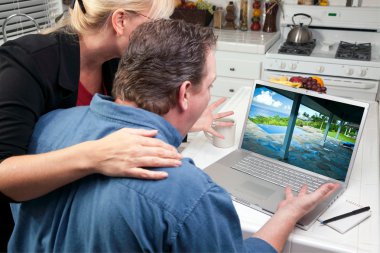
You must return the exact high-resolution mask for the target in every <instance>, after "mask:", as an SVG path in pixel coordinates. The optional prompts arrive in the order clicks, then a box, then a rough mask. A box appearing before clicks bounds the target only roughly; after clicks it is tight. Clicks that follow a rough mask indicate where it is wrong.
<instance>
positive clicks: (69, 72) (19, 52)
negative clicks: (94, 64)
mask: <svg viewBox="0 0 380 253" xmlns="http://www.w3.org/2000/svg"><path fill="white" fill-rule="evenodd" d="M117 65H118V59H113V60H111V61H108V62H106V63H105V64H104V65H103V79H104V80H103V81H104V84H106V85H107V84H108V85H109V86H108V87H107V89H108V90H107V93H108V94H110V93H111V86H110V85H111V84H112V81H113V78H114V74H115V72H116V69H117ZM79 71H80V56H79V41H78V37H77V36H76V35H73V34H67V33H63V32H56V33H52V34H49V35H41V34H33V35H26V36H23V37H21V38H19V39H15V40H11V41H8V42H7V43H5V44H3V45H2V46H1V47H0V161H1V160H4V159H5V158H7V157H10V156H13V155H21V154H25V153H26V151H27V147H28V143H29V137H30V136H31V134H32V132H33V128H34V125H35V123H36V122H37V120H38V118H39V117H40V116H41V115H43V114H45V113H47V112H49V111H52V110H54V109H58V108H69V107H73V106H75V105H76V100H77V95H78V94H77V93H78V83H79Z"/></svg>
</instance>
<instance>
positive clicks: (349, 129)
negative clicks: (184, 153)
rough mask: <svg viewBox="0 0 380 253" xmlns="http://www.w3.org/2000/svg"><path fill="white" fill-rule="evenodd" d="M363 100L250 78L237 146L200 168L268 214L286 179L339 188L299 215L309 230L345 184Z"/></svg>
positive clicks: (279, 198)
mask: <svg viewBox="0 0 380 253" xmlns="http://www.w3.org/2000/svg"><path fill="white" fill-rule="evenodd" d="M368 107H369V105H368V103H365V102H360V101H355V100H351V99H346V98H341V97H335V96H331V95H327V94H322V93H317V92H314V91H311V90H306V89H301V88H293V87H290V86H285V85H280V84H275V83H270V82H267V81H260V80H257V81H255V83H254V85H253V88H252V92H251V95H250V101H249V103H248V108H247V113H246V116H245V117H244V125H243V131H242V133H241V137H240V143H239V148H238V149H237V150H235V151H233V152H232V153H230V154H228V155H227V156H225V157H223V158H222V159H220V160H218V161H217V162H215V163H213V164H211V165H210V166H208V167H207V168H206V169H205V170H204V171H205V172H206V173H207V174H209V175H210V176H211V178H212V179H213V180H214V181H215V182H216V183H218V184H219V185H221V186H222V187H224V188H225V189H226V190H227V191H228V192H229V193H230V194H231V197H232V199H233V200H234V201H236V202H239V203H242V204H244V205H247V206H249V207H251V208H254V209H257V210H259V211H261V212H264V213H267V214H270V215H271V214H273V213H274V212H276V210H277V207H278V204H279V203H280V202H281V201H282V200H283V199H284V197H285V190H284V188H285V186H286V185H289V186H291V187H292V191H293V194H297V192H298V191H299V190H300V188H301V187H302V185H303V184H307V185H308V190H309V191H314V190H315V189H317V188H318V187H319V186H320V185H321V184H323V183H326V182H336V183H339V184H340V185H341V187H340V188H339V189H338V190H337V191H336V192H334V194H333V195H332V196H330V197H329V198H328V199H326V200H325V201H324V202H323V203H321V204H320V205H318V206H317V207H316V208H315V209H314V210H313V211H312V212H310V213H309V214H307V215H306V216H304V217H303V218H302V219H301V220H299V221H298V223H297V226H298V227H300V228H302V229H304V230H307V229H309V228H310V226H311V225H312V224H313V223H314V222H315V221H316V220H317V218H318V217H319V216H320V215H321V214H322V213H323V212H324V211H325V210H326V209H327V208H328V207H329V205H331V204H332V203H333V202H334V201H335V200H336V199H337V198H338V197H339V196H340V195H341V194H342V193H343V192H344V191H345V189H346V188H347V184H348V181H349V178H350V174H351V172H352V169H353V165H354V160H355V156H356V153H357V149H358V145H359V141H360V137H361V134H362V131H363V127H364V123H365V121H366V117H367V112H368Z"/></svg>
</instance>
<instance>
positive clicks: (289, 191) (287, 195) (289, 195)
mask: <svg viewBox="0 0 380 253" xmlns="http://www.w3.org/2000/svg"><path fill="white" fill-rule="evenodd" d="M292 198H293V192H292V188H290V186H286V187H285V199H286V200H290V199H292Z"/></svg>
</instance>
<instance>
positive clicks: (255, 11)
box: [253, 9, 261, 17]
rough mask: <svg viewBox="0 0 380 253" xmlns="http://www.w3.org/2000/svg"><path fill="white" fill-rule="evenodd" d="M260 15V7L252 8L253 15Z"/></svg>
mask: <svg viewBox="0 0 380 253" xmlns="http://www.w3.org/2000/svg"><path fill="white" fill-rule="evenodd" d="M260 15H261V10H260V9H254V10H253V16H254V17H260Z"/></svg>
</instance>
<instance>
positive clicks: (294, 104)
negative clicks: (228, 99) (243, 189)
mask: <svg viewBox="0 0 380 253" xmlns="http://www.w3.org/2000/svg"><path fill="white" fill-rule="evenodd" d="M363 113H364V109H363V108H362V107H359V106H354V105H349V104H345V103H340V102H335V101H330V100H325V99H321V98H316V97H312V96H308V95H303V94H297V93H293V92H289V91H284V90H280V89H276V88H272V87H267V86H264V85H257V86H256V89H255V92H254V94H253V98H252V104H251V108H250V111H249V113H248V120H247V123H246V124H247V125H246V130H245V133H244V139H243V142H242V148H243V149H247V150H251V151H253V152H255V153H258V154H261V155H264V156H267V157H271V158H274V159H277V160H281V161H283V162H286V163H289V164H292V165H295V166H298V167H301V168H304V169H307V170H309V171H312V172H315V173H319V174H322V175H325V176H328V177H331V178H334V179H337V180H341V181H343V180H344V179H345V177H346V174H347V170H348V167H349V163H350V160H351V156H352V153H353V149H354V147H355V145H356V144H357V143H356V137H357V134H358V131H359V126H360V123H361V120H362V116H363Z"/></svg>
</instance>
